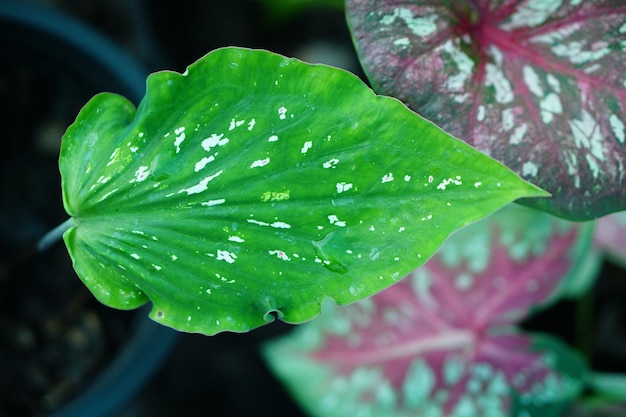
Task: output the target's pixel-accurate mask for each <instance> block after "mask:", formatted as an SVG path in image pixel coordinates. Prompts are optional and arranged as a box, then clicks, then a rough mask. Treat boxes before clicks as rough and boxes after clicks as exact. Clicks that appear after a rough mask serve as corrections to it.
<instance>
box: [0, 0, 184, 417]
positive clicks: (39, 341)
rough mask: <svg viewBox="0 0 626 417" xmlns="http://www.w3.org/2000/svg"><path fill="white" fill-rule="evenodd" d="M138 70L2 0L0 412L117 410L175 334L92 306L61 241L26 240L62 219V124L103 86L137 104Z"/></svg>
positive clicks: (72, 26)
mask: <svg viewBox="0 0 626 417" xmlns="http://www.w3.org/2000/svg"><path fill="white" fill-rule="evenodd" d="M145 75H146V71H145V70H143V69H142V68H141V66H139V65H138V64H137V63H136V62H135V61H133V60H132V59H130V58H129V57H128V56H126V55H125V54H124V53H123V52H122V51H120V50H119V49H117V48H116V47H115V45H113V44H112V43H111V42H109V41H108V40H107V39H105V38H103V37H102V36H100V35H99V34H97V33H95V32H93V31H92V30H91V29H89V28H88V27H86V26H84V25H83V24H81V23H79V22H77V21H75V20H72V19H70V18H68V17H66V16H64V15H61V14H59V13H58V12H53V11H50V10H46V9H41V8H37V7H32V6H30V7H29V6H26V5H23V4H17V3H11V2H0V109H2V110H1V111H0V122H1V123H0V126H2V137H1V138H0V140H1V142H0V143H2V152H1V153H0V158H1V162H0V199H1V202H2V203H1V205H0V369H1V371H0V392H1V394H0V415H1V416H14V415H15V416H17V415H19V416H30V415H51V416H54V417H70V416H81V417H84V416H89V417H105V416H111V415H114V413H115V412H117V411H119V409H120V408H121V407H122V406H123V405H124V404H125V402H126V401H127V400H129V399H130V398H132V397H133V396H134V394H135V393H136V392H137V390H138V389H139V388H140V387H141V385H142V384H143V383H144V382H145V381H146V380H147V379H148V378H149V376H150V375H151V373H152V372H153V371H154V370H155V369H156V368H157V367H158V365H159V364H160V362H161V361H162V360H163V358H164V357H165V356H166V355H167V352H168V350H169V348H170V347H171V345H172V343H173V342H174V340H175V339H176V333H175V332H174V331H172V330H170V329H166V328H164V327H161V326H159V325H157V324H155V323H153V322H152V321H150V320H149V319H148V317H147V311H145V309H141V310H139V311H138V312H137V313H131V312H121V311H117V310H113V309H109V308H107V307H105V306H102V305H100V304H99V303H98V302H97V301H96V300H95V299H94V298H93V296H91V294H89V293H88V291H87V289H86V288H85V287H84V285H83V284H82V283H81V282H80V280H79V279H78V277H76V275H75V274H74V272H73V270H72V268H71V262H70V259H69V256H68V255H67V253H66V251H65V248H64V247H63V245H62V244H57V245H55V246H54V247H53V248H51V249H50V250H49V251H47V252H46V253H43V254H40V253H37V252H36V250H35V249H34V248H35V245H36V242H37V240H38V239H39V238H40V237H41V235H43V234H44V233H45V232H46V231H47V230H49V229H50V228H52V227H53V226H55V225H56V224H59V223H61V222H62V221H63V220H65V218H66V217H67V215H66V214H65V213H64V211H63V206H62V202H61V196H60V177H59V173H58V165H57V161H58V150H59V146H60V138H61V136H62V134H63V132H64V129H65V128H66V127H67V126H68V125H69V124H70V123H71V122H72V121H73V119H74V117H75V116H76V114H77V113H78V111H79V109H80V107H81V106H82V105H83V104H84V103H86V101H87V100H88V99H89V98H90V97H91V96H92V95H94V94H95V93H98V92H100V91H111V92H116V93H119V94H122V95H124V96H126V97H128V98H129V99H130V100H132V101H134V102H135V103H137V102H138V101H139V99H140V98H141V97H142V96H143V93H144V89H145ZM52 346H54V347H53V348H51V347H52ZM65 354H68V355H70V357H69V358H66V357H65Z"/></svg>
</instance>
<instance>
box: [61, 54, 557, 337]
mask: <svg viewBox="0 0 626 417" xmlns="http://www.w3.org/2000/svg"><path fill="white" fill-rule="evenodd" d="M60 168H61V175H62V180H63V198H64V203H65V207H66V210H67V212H68V213H69V215H70V216H71V218H72V222H71V223H72V226H71V228H70V229H69V230H67V231H66V233H65V234H64V239H65V242H66V244H67V247H68V250H69V252H70V255H71V257H72V259H73V262H74V267H75V269H76V271H77V272H78V275H79V276H80V277H81V279H82V280H83V281H84V282H85V284H86V285H87V286H88V287H89V288H90V289H91V291H92V292H93V293H94V294H95V296H96V297H97V298H98V299H99V300H100V301H102V302H103V303H105V304H107V305H110V306H112V307H116V308H124V309H128V308H134V307H138V306H140V305H142V304H144V303H146V302H147V301H148V300H150V301H151V302H152V303H153V309H152V312H151V317H152V318H153V319H155V320H156V321H157V322H160V323H163V324H165V325H168V326H172V327H174V328H176V329H179V330H184V331H190V332H202V333H206V334H212V333H216V332H219V331H222V330H232V331H246V330H248V329H250V328H253V327H256V326H259V325H262V324H264V323H265V322H266V321H267V320H270V319H271V318H272V316H271V315H270V314H268V313H270V312H276V313H277V314H278V316H279V317H281V318H283V319H284V320H286V321H288V322H302V321H305V320H308V319H310V318H312V317H314V316H315V315H317V314H318V313H319V310H320V303H321V301H322V299H324V298H325V297H331V298H332V299H334V300H335V301H337V302H338V303H342V304H343V303H349V302H352V301H355V300H357V299H361V298H364V297H367V296H369V295H371V294H373V293H375V292H377V291H379V290H381V289H383V288H385V287H387V286H389V285H391V284H392V283H393V282H395V281H397V280H398V279H400V278H401V277H403V276H404V275H405V274H406V273H408V272H409V271H410V270H412V269H414V268H415V267H416V266H417V265H419V264H420V263H422V262H424V261H425V260H426V259H427V258H428V257H429V256H430V255H431V254H432V253H433V252H434V251H435V250H436V248H437V247H438V246H439V245H440V244H441V243H442V242H443V240H444V239H445V238H446V237H447V236H448V235H449V234H450V233H452V232H453V231H454V230H456V229H458V228H460V227H462V226H464V225H466V224H467V223H469V222H472V221H474V220H477V219H479V218H481V217H483V216H485V215H486V214H488V213H490V212H492V211H494V210H495V209H497V208H499V207H500V206H502V205H504V204H506V203H507V202H509V201H511V200H514V199H517V198H520V197H526V196H540V195H545V193H544V192H542V191H541V190H539V189H537V188H536V187H535V186H533V185H530V184H528V183H526V182H524V181H523V180H521V179H520V178H519V177H518V176H517V175H515V174H514V173H512V172H511V171H509V170H508V169H506V168H505V167H504V166H502V165H501V164H499V163H497V162H496V161H494V160H492V159H490V158H488V157H486V156H484V155H482V154H480V153H479V152H477V151H475V150H474V149H473V148H471V147H470V146H468V145H466V144H464V143H463V142H461V141H459V140H456V139H454V138H453V137H451V136H449V135H448V134H446V133H444V132H443V131H442V130H440V129H438V128H437V127H436V126H434V125H433V124H431V123H429V122H428V121H425V120H424V119H422V118H421V117H419V116H417V115H416V114H414V113H412V112H411V111H410V110H408V109H407V108H406V107H405V106H404V105H403V104H401V103H400V102H399V101H397V100H395V99H391V98H385V97H379V96H376V95H375V94H373V93H372V91H371V90H370V89H368V88H367V87H366V86H365V85H364V84H363V83H362V82H361V81H360V80H359V79H358V78H357V77H355V76H354V75H351V74H349V73H347V72H345V71H342V70H338V69H334V68H330V67H327V66H321V65H309V64H305V63H303V62H301V61H298V60H295V59H288V58H285V57H282V56H279V55H275V54H272V53H269V52H266V51H257V50H248V49H239V48H224V49H219V50H216V51H214V52H211V53H210V54H208V55H206V56H205V57H204V58H202V59H201V60H199V61H197V62H196V63H194V64H193V65H191V66H190V67H189V68H188V69H187V71H186V72H185V73H184V74H179V73H176V72H169V71H163V72H159V73H155V74H152V75H150V76H149V77H148V80H147V92H146V96H145V97H144V99H143V101H142V102H141V103H140V105H139V107H138V108H137V110H135V108H134V107H133V106H132V105H131V103H129V102H128V101H127V100H126V99H124V98H122V97H120V96H116V95H112V94H101V95H98V96H96V97H94V98H93V99H92V100H91V101H90V102H89V103H87V105H86V106H85V107H84V108H83V110H82V111H81V112H80V114H79V115H78V118H77V120H76V122H75V123H74V124H73V125H72V126H70V128H69V129H68V131H67V133H66V134H65V136H64V138H63V143H62V149H61V157H60Z"/></svg>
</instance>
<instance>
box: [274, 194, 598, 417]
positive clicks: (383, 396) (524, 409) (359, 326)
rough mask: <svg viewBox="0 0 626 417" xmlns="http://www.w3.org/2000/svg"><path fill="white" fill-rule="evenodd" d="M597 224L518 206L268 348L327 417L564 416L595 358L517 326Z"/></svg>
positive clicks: (549, 291)
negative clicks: (589, 359) (561, 412)
mask: <svg viewBox="0 0 626 417" xmlns="http://www.w3.org/2000/svg"><path fill="white" fill-rule="evenodd" d="M590 231H591V230H590V225H584V226H580V225H575V224H572V223H569V222H565V221H561V220H556V218H554V217H552V216H549V215H547V214H544V213H540V212H536V211H534V210H530V209H524V208H522V207H519V206H518V207H509V208H507V209H504V210H502V211H501V212H498V213H496V214H495V215H492V216H490V217H489V218H488V219H485V220H483V221H481V222H479V223H476V224H474V225H471V226H469V227H467V228H465V229H463V230H461V231H459V232H458V233H456V234H455V235H453V236H452V237H451V238H450V239H449V240H448V241H447V242H446V243H445V244H444V245H443V246H442V248H441V249H440V250H439V252H437V254H436V255H435V256H434V257H433V258H431V260H429V261H428V262H427V263H426V264H425V265H424V266H423V267H421V268H420V269H418V270H416V271H415V272H413V273H412V274H411V275H410V276H409V277H407V278H406V279H404V280H402V281H400V282H399V283H397V284H395V285H394V286H392V287H390V288H388V289H386V290H384V291H382V292H381V293H379V294H377V295H375V296H373V297H371V298H370V299H368V300H364V301H361V302H359V303H355V304H353V305H350V306H346V307H333V306H331V308H329V310H325V311H324V313H323V314H322V317H321V318H319V319H317V320H315V321H314V322H312V323H310V324H307V325H305V326H303V327H301V328H298V329H296V331H295V332H294V333H292V334H291V335H289V336H288V337H285V338H283V339H280V340H278V341H275V342H272V344H270V345H268V348H267V351H266V353H267V357H268V358H269V360H270V363H271V365H272V367H273V368H274V370H275V371H276V372H277V374H278V375H279V376H280V377H281V378H282V379H283V380H284V381H285V382H286V383H287V384H288V386H289V388H290V389H291V390H292V391H293V392H294V394H295V395H296V397H298V398H300V400H301V401H302V403H303V405H304V406H305V408H306V409H308V410H310V411H311V412H312V414H313V415H316V416H325V417H343V416H346V417H347V416H355V415H369V416H372V417H378V416H390V415H393V416H398V417H403V416H416V415H419V416H431V415H432V416H439V417H452V416H454V417H456V416H503V417H504V416H519V415H526V416H533V417H535V416H536V417H546V416H554V415H557V412H558V411H559V410H560V409H561V408H562V407H563V406H565V405H567V404H568V403H569V402H570V401H571V400H572V399H574V398H576V396H577V395H578V394H579V392H580V389H581V387H582V386H583V384H584V377H585V373H586V370H585V366H584V364H583V363H582V361H581V359H580V358H579V356H578V355H577V354H576V353H574V352H572V351H571V350H570V349H569V348H567V347H566V346H564V345H563V344H561V343H559V342H558V341H556V340H553V339H552V338H550V337H548V336H544V335H539V334H534V335H530V334H524V333H521V332H520V331H519V330H517V329H516V327H515V323H517V322H518V321H519V320H521V319H522V318H524V317H525V316H527V315H528V312H529V310H530V309H531V308H537V307H538V306H540V305H544V304H545V303H547V302H549V301H550V300H551V299H553V297H555V296H557V295H558V293H559V291H560V289H561V288H562V287H564V286H565V285H566V283H567V281H568V280H569V279H571V278H572V276H573V275H574V274H575V269H576V265H577V263H578V259H577V258H578V257H580V256H581V255H582V254H583V253H585V252H588V248H589V243H590V239H591V234H590Z"/></svg>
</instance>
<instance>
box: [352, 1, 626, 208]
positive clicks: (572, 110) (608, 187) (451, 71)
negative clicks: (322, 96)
mask: <svg viewBox="0 0 626 417" xmlns="http://www.w3.org/2000/svg"><path fill="white" fill-rule="evenodd" d="M347 13H348V20H349V23H350V26H351V30H352V32H353V36H354V39H355V44H356V47H357V51H358V53H359V56H360V58H361V62H362V64H363V66H364V69H365V71H366V73H367V74H368V77H369V78H370V80H371V82H372V84H373V86H374V89H375V90H376V91H378V92H380V93H382V94H388V95H391V96H394V97H398V98H400V99H401V100H402V101H403V102H405V103H407V104H408V105H409V107H411V108H412V109H414V110H415V111H417V112H418V113H420V114H422V115H423V116H425V117H426V118H428V119H430V120H432V121H434V122H435V123H436V124H437V125H439V126H441V127H442V128H443V129H445V130H446V131H448V132H450V133H451V134H453V135H455V136H456V137H459V138H461V139H463V140H465V141H466V142H468V143H470V144H472V145H474V146H475V147H476V148H477V149H479V150H481V151H483V152H485V153H486V154H488V155H491V156H492V157H494V158H496V159H498V160H500V161H502V162H504V163H505V165H507V166H509V167H510V168H512V169H513V170H514V171H516V172H517V173H519V174H520V175H522V176H523V177H524V178H525V179H527V180H529V181H531V182H533V183H534V184H537V185H539V186H541V187H542V188H544V189H546V190H548V191H550V192H551V193H552V194H553V197H554V198H552V199H550V200H546V199H536V200H529V204H531V205H533V206H535V207H538V208H541V209H544V210H548V211H550V212H552V213H554V214H556V215H559V216H562V217H565V218H569V219H574V220H588V219H592V218H597V217H600V216H602V215H604V214H607V213H611V212H614V211H619V210H623V209H625V208H626V191H625V190H626V177H625V175H626V171H625V170H626V168H625V167H626V145H625V143H624V141H625V140H626V127H625V126H626V104H625V103H626V3H624V2H622V1H615V0H585V1H578V0H547V1H546V0H520V1H508V0H507V1H504V0H490V1H486V0H473V1H467V0H464V1H440V2H433V1H420V0H411V1H397V0H348V1H347Z"/></svg>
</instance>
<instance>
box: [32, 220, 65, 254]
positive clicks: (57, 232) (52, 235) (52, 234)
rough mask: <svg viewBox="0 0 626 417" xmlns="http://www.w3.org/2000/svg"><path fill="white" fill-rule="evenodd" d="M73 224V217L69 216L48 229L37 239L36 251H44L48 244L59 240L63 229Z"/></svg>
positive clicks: (50, 244) (63, 231) (48, 246)
mask: <svg viewBox="0 0 626 417" xmlns="http://www.w3.org/2000/svg"><path fill="white" fill-rule="evenodd" d="M73 225H74V219H72V218H71V217H70V218H69V219H67V220H65V221H64V222H63V223H61V224H60V225H58V226H57V227H55V228H54V229H52V230H50V231H49V232H48V233H46V234H45V235H44V236H43V237H42V238H41V239H39V242H37V251H38V252H44V251H45V250H47V249H48V248H50V246H52V245H53V244H55V243H56V242H57V241H59V240H60V239H61V237H62V236H63V233H65V231H66V230H68V229H69V228H70V227H72V226H73Z"/></svg>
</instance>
